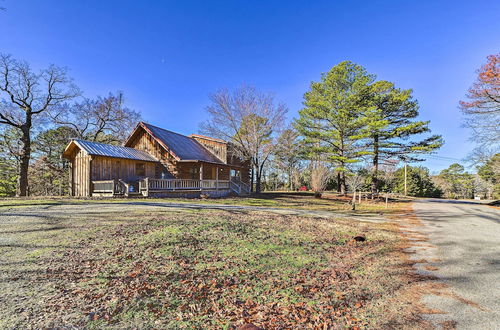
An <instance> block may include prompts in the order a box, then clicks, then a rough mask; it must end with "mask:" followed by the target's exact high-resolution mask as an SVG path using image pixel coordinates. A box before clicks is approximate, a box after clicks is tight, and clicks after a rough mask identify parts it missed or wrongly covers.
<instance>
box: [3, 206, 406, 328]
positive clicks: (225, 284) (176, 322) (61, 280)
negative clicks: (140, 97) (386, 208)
mask: <svg viewBox="0 0 500 330" xmlns="http://www.w3.org/2000/svg"><path fill="white" fill-rule="evenodd" d="M16 210H17V209H13V210H12V211H11V212H13V214H16ZM7 218H8V219H10V220H9V221H4V222H2V223H1V232H0V235H1V236H2V237H4V238H5V239H6V242H8V244H3V245H2V246H1V247H0V250H1V251H0V253H1V256H2V257H1V262H0V291H2V292H4V293H5V294H4V295H2V297H0V303H1V304H2V306H4V307H5V308H2V309H0V320H1V321H0V328H24V327H35V328H53V327H63V326H64V327H70V326H75V327H84V328H89V329H92V328H103V327H114V328H134V327H137V328H183V327H184V328H229V327H233V326H238V325H241V324H243V323H246V322H252V323H255V324H257V325H259V326H262V327H265V328H277V327H278V328H279V327H281V328H297V327H299V328H301V327H305V325H307V324H308V325H311V326H318V327H322V326H323V325H324V324H326V325H329V326H335V327H353V326H361V327H365V326H366V327H383V326H393V327H394V326H396V327H397V325H401V324H404V323H405V322H408V321H409V320H411V321H412V322H413V321H415V315H413V314H412V312H411V307H412V306H411V302H407V301H406V300H405V299H404V294H403V293H404V289H405V288H406V286H407V285H408V279H407V277H406V274H407V271H408V270H407V269H406V268H405V267H404V260H403V259H402V257H401V255H400V248H399V244H400V242H401V241H400V238H399V236H398V233H397V228H395V227H394V226H393V225H388V224H387V225H371V224H370V225H367V224H361V223H355V222H350V221H347V220H334V219H315V218H309V217H308V218H301V217H294V216H281V215H274V214H264V213H258V212H250V213H246V212H227V211H213V210H212V211H209V210H205V211H199V210H195V211H189V212H186V211H172V210H169V211H163V212H160V211H154V212H152V211H148V212H134V211H131V210H130V209H127V212H120V213H106V212H105V211H103V212H101V213H98V214H91V213H89V214H88V215H86V214H85V212H80V213H77V212H74V213H73V214H71V213H68V214H63V215H61V214H58V215H57V216H56V215H54V216H52V217H28V216H25V217H23V216H22V213H21V214H20V215H19V217H10V218H9V217H7ZM361 233H363V234H365V235H366V237H367V238H368V241H367V242H365V243H354V242H353V241H352V236H353V235H356V234H361ZM396 302H397V303H402V302H404V304H403V305H402V306H400V307H398V308H397V309H396V310H395V311H394V310H393V309H391V308H390V306H392V305H393V304H395V303H396ZM384 306H386V307H387V308H381V307H384ZM388 310H391V312H390V313H388Z"/></svg>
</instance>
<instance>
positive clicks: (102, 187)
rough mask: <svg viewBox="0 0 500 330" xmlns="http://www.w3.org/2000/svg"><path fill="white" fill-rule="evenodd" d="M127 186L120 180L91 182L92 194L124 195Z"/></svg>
mask: <svg viewBox="0 0 500 330" xmlns="http://www.w3.org/2000/svg"><path fill="white" fill-rule="evenodd" d="M127 192H128V184H127V183H125V182H123V181H122V180H98V181H92V193H99V194H103V193H104V194H114V195H126V194H127Z"/></svg>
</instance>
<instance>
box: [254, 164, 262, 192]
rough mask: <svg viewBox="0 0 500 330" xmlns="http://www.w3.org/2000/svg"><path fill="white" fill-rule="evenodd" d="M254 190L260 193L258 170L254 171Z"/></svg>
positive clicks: (259, 174)
mask: <svg viewBox="0 0 500 330" xmlns="http://www.w3.org/2000/svg"><path fill="white" fill-rule="evenodd" d="M255 179H256V180H255V192H256V193H257V194H260V179H261V173H260V171H259V170H257V171H256V173H255Z"/></svg>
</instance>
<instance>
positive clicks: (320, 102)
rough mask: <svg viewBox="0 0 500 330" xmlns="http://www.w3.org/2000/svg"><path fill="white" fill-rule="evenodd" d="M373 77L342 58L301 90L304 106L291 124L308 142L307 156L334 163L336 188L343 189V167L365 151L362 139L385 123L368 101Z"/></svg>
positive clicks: (341, 191)
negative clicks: (307, 87)
mask: <svg viewBox="0 0 500 330" xmlns="http://www.w3.org/2000/svg"><path fill="white" fill-rule="evenodd" d="M374 79H375V77H374V76H373V75H370V74H368V73H367V72H366V70H365V69H364V68H363V67H362V66H359V65H357V64H354V63H352V62H350V61H344V62H341V63H339V64H338V65H336V66H335V67H333V68H332V69H331V70H330V71H329V72H328V73H324V74H322V75H321V81H319V82H312V83H311V87H310V90H309V91H308V92H306V93H305V94H304V102H303V104H304V108H303V109H302V110H300V112H299V114H300V117H299V118H298V119H297V120H296V122H295V127H296V128H297V130H298V131H299V133H300V134H301V135H303V136H304V142H305V143H306V144H309V145H310V146H311V147H310V149H309V150H310V152H311V154H312V155H311V158H314V159H318V157H320V159H321V160H329V161H331V162H332V163H333V164H334V165H335V170H336V171H337V181H338V187H339V192H340V193H342V194H345V192H346V175H345V173H346V171H347V170H348V167H349V165H350V164H353V163H356V162H359V161H361V160H362V157H363V156H364V155H367V154H368V153H369V152H368V151H367V148H366V143H365V142H364V139H366V138H368V137H369V136H370V134H371V133H370V132H371V131H372V130H374V129H379V128H380V127H382V126H384V125H385V124H386V123H385V122H384V121H383V120H380V118H381V116H380V115H379V114H378V111H379V110H378V109H377V108H376V107H373V106H371V105H370V104H369V100H370V95H371V94H370V93H371V88H370V85H371V84H372V83H373V81H374Z"/></svg>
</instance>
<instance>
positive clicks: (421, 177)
mask: <svg viewBox="0 0 500 330" xmlns="http://www.w3.org/2000/svg"><path fill="white" fill-rule="evenodd" d="M406 171H407V174H406V184H407V191H408V196H415V197H441V195H442V191H441V190H440V189H439V188H438V187H436V185H435V184H434V182H433V181H432V178H431V176H430V174H429V170H428V169H427V168H425V167H421V166H407V169H406ZM394 176H395V178H394V183H393V187H392V190H393V191H394V192H397V193H404V191H405V188H404V182H405V172H404V168H400V169H398V170H397V171H396V172H395V175H394Z"/></svg>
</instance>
